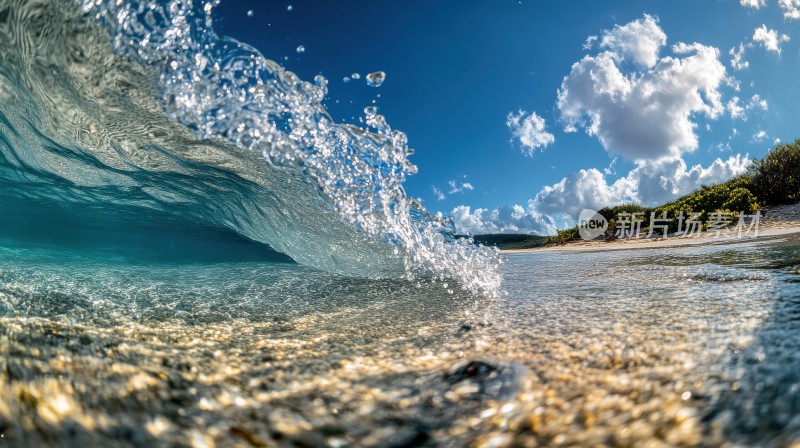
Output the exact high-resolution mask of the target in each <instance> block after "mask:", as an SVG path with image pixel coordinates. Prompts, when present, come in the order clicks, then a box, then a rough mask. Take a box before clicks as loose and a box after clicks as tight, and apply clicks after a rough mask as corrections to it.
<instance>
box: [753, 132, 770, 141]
mask: <svg viewBox="0 0 800 448" xmlns="http://www.w3.org/2000/svg"><path fill="white" fill-rule="evenodd" d="M768 138H769V136H768V135H767V132H766V131H764V130H763V129H762V130H760V131H758V132H756V133H755V135H753V142H754V143H761V142H763V141H764V140H766V139H768Z"/></svg>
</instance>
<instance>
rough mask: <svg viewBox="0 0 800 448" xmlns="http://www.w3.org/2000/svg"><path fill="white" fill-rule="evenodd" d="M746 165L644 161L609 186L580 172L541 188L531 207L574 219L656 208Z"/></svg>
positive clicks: (738, 160) (740, 161) (592, 173)
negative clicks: (637, 206) (623, 207)
mask: <svg viewBox="0 0 800 448" xmlns="http://www.w3.org/2000/svg"><path fill="white" fill-rule="evenodd" d="M749 164H750V158H749V157H748V156H742V155H735V156H731V157H730V158H728V159H727V160H722V159H716V160H715V161H714V162H713V163H711V165H709V166H708V167H705V168H704V167H703V166H701V165H695V166H692V167H691V168H690V167H688V166H687V164H686V162H685V161H684V160H683V159H675V160H666V161H659V162H647V163H640V164H639V165H638V166H637V167H636V168H634V169H633V170H631V171H630V172H629V173H628V175H627V176H625V177H621V178H619V179H617V180H615V181H614V182H612V183H609V182H608V181H607V180H606V177H605V176H604V175H603V173H601V172H600V171H599V170H597V169H594V168H592V169H589V170H580V171H578V172H576V173H573V174H571V175H570V176H568V177H565V178H563V179H562V180H561V181H560V182H558V183H556V184H553V185H550V186H545V187H544V188H542V189H541V190H540V191H539V193H537V194H536V197H535V198H534V199H533V201H532V204H531V208H532V209H534V210H536V211H538V212H541V213H544V214H547V215H550V216H565V217H568V218H571V219H575V217H577V215H578V213H580V211H581V210H583V209H584V208H591V209H594V210H598V209H600V208H603V207H608V206H613V205H618V204H621V203H624V202H631V201H632V202H638V203H641V204H644V205H648V206H653V205H659V204H663V203H665V202H667V201H671V200H673V199H676V198H678V197H680V196H682V195H685V194H688V193H691V192H692V191H694V190H696V189H697V188H699V187H700V186H702V185H712V184H716V183H720V182H724V181H726V180H728V179H730V178H732V177H734V176H736V175H739V174H742V173H744V172H745V171H746V170H747V167H748V165H749Z"/></svg>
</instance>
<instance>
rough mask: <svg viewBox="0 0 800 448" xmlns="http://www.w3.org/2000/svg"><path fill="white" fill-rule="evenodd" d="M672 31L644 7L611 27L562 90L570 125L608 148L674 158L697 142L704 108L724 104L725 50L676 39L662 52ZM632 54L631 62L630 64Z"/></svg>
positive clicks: (712, 114) (712, 113) (635, 156)
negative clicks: (721, 58)
mask: <svg viewBox="0 0 800 448" xmlns="http://www.w3.org/2000/svg"><path fill="white" fill-rule="evenodd" d="M665 44H666V35H665V34H664V32H663V31H662V30H661V28H660V27H659V26H658V21H657V19H655V18H653V17H651V16H648V15H645V16H644V18H643V19H640V20H636V21H634V22H631V23H629V24H627V25H624V26H616V27H615V28H614V29H612V30H610V31H606V32H605V33H604V34H603V37H602V39H601V41H600V47H601V48H605V49H606V50H605V51H602V52H600V53H598V54H596V55H588V56H586V57H584V58H583V59H582V60H580V61H579V62H576V63H575V64H574V65H573V66H572V69H571V72H570V74H569V75H567V76H566V77H565V78H564V80H563V82H562V84H561V88H560V89H559V92H558V109H559V111H560V113H561V121H562V123H563V124H564V128H565V130H566V131H568V132H569V131H574V130H576V129H577V128H584V129H585V130H586V132H587V133H588V134H589V135H592V136H596V137H597V138H598V139H599V140H600V142H601V144H602V145H603V147H604V148H606V149H607V150H608V151H611V152H614V153H617V154H620V155H622V156H624V157H626V158H628V159H630V160H634V161H642V160H659V159H676V158H678V157H680V155H681V154H682V153H684V152H687V151H693V150H695V149H696V148H697V147H698V139H697V136H696V135H695V133H694V130H695V128H696V126H697V125H696V123H695V122H694V121H692V120H693V119H694V118H695V117H696V116H698V115H705V116H707V117H709V118H712V119H714V118H717V117H718V116H719V115H720V114H722V113H723V112H724V111H725V107H724V106H723V104H722V101H721V93H720V91H719V88H720V86H721V84H722V82H723V81H725V80H726V76H725V74H726V71H725V67H724V66H723V65H722V64H721V63H720V61H719V50H717V49H716V48H713V47H708V46H704V45H701V44H697V43H695V44H691V45H689V44H684V43H678V44H676V45H674V46H672V52H673V53H674V55H673V56H665V57H662V58H660V59H659V52H660V50H661V48H662V47H663V46H664V45H665ZM624 61H629V62H632V63H633V64H624V63H622V62H624Z"/></svg>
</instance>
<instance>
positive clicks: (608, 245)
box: [502, 204, 800, 254]
mask: <svg viewBox="0 0 800 448" xmlns="http://www.w3.org/2000/svg"><path fill="white" fill-rule="evenodd" d="M762 214H764V216H763V217H762V218H761V220H760V223H759V226H758V234H757V235H756V234H755V232H752V231H751V232H750V233H749V234H747V235H743V236H742V237H739V236H738V235H736V233H735V232H734V231H733V228H731V232H730V233H729V234H726V233H725V232H721V233H720V234H719V235H717V233H716V232H703V233H701V234H698V235H696V236H691V237H668V238H645V237H639V238H626V239H620V240H614V241H574V242H570V243H567V244H563V245H560V246H546V247H535V248H531V249H512V250H504V251H502V252H503V253H504V254H520V253H528V252H540V251H607V250H629V249H656V248H664V247H680V246H695V245H702V244H720V243H730V242H736V241H745V240H748V239H754V238H762V237H775V236H782V235H790V234H794V233H800V204H795V205H782V206H777V207H771V208H765V209H763V210H762Z"/></svg>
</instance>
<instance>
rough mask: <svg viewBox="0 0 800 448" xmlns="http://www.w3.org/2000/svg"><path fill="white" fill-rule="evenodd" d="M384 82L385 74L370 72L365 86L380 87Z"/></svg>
mask: <svg viewBox="0 0 800 448" xmlns="http://www.w3.org/2000/svg"><path fill="white" fill-rule="evenodd" d="M385 80H386V73H385V72H372V73H370V74H369V75H367V84H369V85H370V86H372V87H380V86H381V84H383V81H385Z"/></svg>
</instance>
